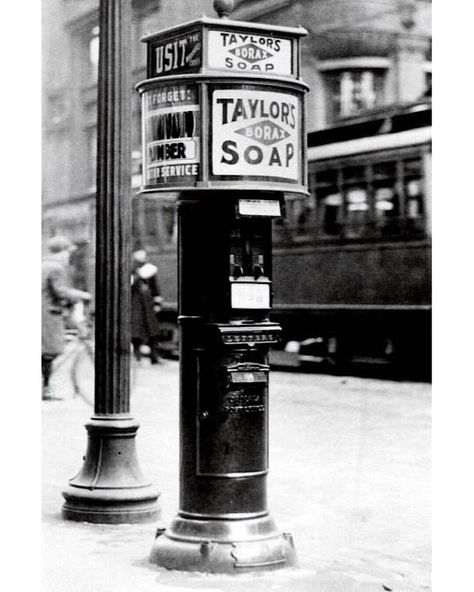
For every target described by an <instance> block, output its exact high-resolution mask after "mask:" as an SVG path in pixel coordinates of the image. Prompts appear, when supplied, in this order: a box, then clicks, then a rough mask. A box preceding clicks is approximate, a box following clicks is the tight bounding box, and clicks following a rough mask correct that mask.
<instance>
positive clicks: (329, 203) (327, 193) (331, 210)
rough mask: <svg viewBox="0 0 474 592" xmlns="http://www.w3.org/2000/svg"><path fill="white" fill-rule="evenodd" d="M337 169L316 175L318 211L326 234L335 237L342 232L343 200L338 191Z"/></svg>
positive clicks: (321, 226) (320, 224)
mask: <svg viewBox="0 0 474 592" xmlns="http://www.w3.org/2000/svg"><path fill="white" fill-rule="evenodd" d="M337 174H338V172H337V169H330V170H327V171H319V172H318V173H317V175H316V199H317V205H316V211H317V218H318V220H319V227H320V228H321V229H322V232H323V233H324V234H327V235H330V236H335V235H338V234H339V233H340V231H341V216H342V206H343V199H342V195H341V194H340V193H339V192H338V191H337V188H338V184H337Z"/></svg>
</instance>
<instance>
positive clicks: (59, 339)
mask: <svg viewBox="0 0 474 592" xmlns="http://www.w3.org/2000/svg"><path fill="white" fill-rule="evenodd" d="M75 249H76V247H75V246H74V245H73V244H72V243H71V242H70V241H69V240H68V239H67V238H66V237H64V236H54V237H53V238H51V239H50V240H49V241H48V254H47V255H46V256H45V257H44V258H43V263H42V286H41V301H42V315H41V320H42V335H41V370H42V374H43V399H45V400H50V399H55V398H56V397H53V396H52V395H50V394H49V393H48V384H49V378H50V376H51V367H52V363H53V360H54V359H55V358H56V357H57V356H58V355H59V354H61V353H62V352H63V350H64V317H63V311H64V307H65V306H66V305H68V304H72V303H75V302H79V301H80V300H84V301H88V300H90V299H91V295H90V294H89V293H88V292H84V291H82V290H76V289H74V288H72V287H70V286H69V281H68V266H69V259H70V256H71V253H72V252H73V251H74V250H75Z"/></svg>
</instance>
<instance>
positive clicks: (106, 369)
mask: <svg viewBox="0 0 474 592" xmlns="http://www.w3.org/2000/svg"><path fill="white" fill-rule="evenodd" d="M99 10H100V13H99V26H100V55H99V83H98V125H97V130H98V149H97V232H96V236H97V246H96V325H95V338H96V339H95V343H96V354H95V404H94V415H93V416H92V417H91V419H90V421H89V422H88V423H87V424H86V429H87V432H88V446H87V452H86V455H85V457H84V463H83V465H82V468H81V470H80V471H79V473H78V474H77V475H76V476H75V477H74V478H72V479H71V480H70V481H69V485H68V487H67V489H66V490H65V491H64V492H63V496H64V498H65V500H66V501H65V504H64V506H63V509H62V514H63V517H64V518H66V519H69V520H77V521H88V522H97V523H127V522H128V523H135V522H145V521H150V520H156V519H157V518H158V517H159V514H160V510H159V506H158V503H157V499H158V496H159V493H158V491H157V490H156V489H155V488H154V487H153V486H152V485H151V484H150V483H149V481H148V480H147V479H146V478H145V477H144V476H143V474H142V472H141V470H140V467H139V465H138V459H137V455H136V449H135V436H136V433H137V429H138V427H139V424H138V423H137V421H136V420H135V419H134V418H133V417H132V416H131V415H130V253H129V251H130V228H131V224H130V221H131V207H130V188H131V177H130V174H131V173H130V137H129V136H130V90H131V76H130V24H131V6H130V0H100V9H99Z"/></svg>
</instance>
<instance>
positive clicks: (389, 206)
mask: <svg viewBox="0 0 474 592" xmlns="http://www.w3.org/2000/svg"><path fill="white" fill-rule="evenodd" d="M372 172H373V177H372V182H373V190H374V206H375V217H376V223H377V227H378V228H379V229H380V230H381V231H382V232H383V233H396V232H397V231H398V230H399V228H398V225H397V219H398V217H399V215H400V212H399V198H398V195H397V192H396V187H397V163H396V162H395V161H389V162H378V163H374V164H373V167H372Z"/></svg>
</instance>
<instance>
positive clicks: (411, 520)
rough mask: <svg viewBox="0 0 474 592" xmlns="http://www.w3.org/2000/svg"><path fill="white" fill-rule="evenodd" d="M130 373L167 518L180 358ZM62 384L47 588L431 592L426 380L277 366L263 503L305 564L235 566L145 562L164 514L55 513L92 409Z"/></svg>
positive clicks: (47, 532) (48, 502)
mask: <svg viewBox="0 0 474 592" xmlns="http://www.w3.org/2000/svg"><path fill="white" fill-rule="evenodd" d="M133 382H134V388H133V392H132V396H131V407H132V415H133V416H134V417H135V418H136V419H137V420H138V421H139V422H140V426H141V427H140V428H139V430H138V435H137V453H138V459H139V462H140V466H141V468H142V471H143V472H144V474H145V475H146V476H147V477H148V478H149V479H150V480H151V481H152V482H153V483H154V484H155V485H157V486H158V488H159V489H160V491H161V497H160V503H161V508H162V522H161V523H160V524H159V525H160V526H161V525H163V524H164V525H166V524H167V523H168V522H169V521H170V520H171V519H172V518H173V517H174V515H175V514H176V512H177V509H178V470H179V467H178V363H177V362H175V361H171V360H169V361H168V360H167V361H166V362H164V363H163V364H160V365H159V366H153V367H152V366H151V365H149V364H148V363H147V361H144V362H142V365H141V366H140V367H138V368H136V369H135V373H134V379H133ZM61 392H62V394H63V396H64V397H65V398H64V400H62V401H44V402H43V403H42V437H43V445H42V457H43V461H42V479H43V486H42V487H43V497H42V505H43V526H42V572H43V590H44V592H65V591H67V592H88V591H89V590H90V591H94V592H151V591H153V592H156V591H157V590H159V591H160V592H181V591H185V590H199V591H201V592H207V591H220V590H224V591H230V592H240V591H244V590H245V591H246V592H253V591H256V592H263V591H265V592H269V591H278V592H280V591H281V592H286V591H288V590H291V591H301V592H310V591H311V592H312V591H321V592H383V591H384V590H385V591H393V592H412V591H413V592H414V591H427V590H431V501H430V498H431V475H430V465H431V459H430V456H431V450H430V444H431V385H429V384H425V383H407V382H390V381H381V380H374V379H362V378H354V377H341V376H337V377H336V376H326V375H319V374H303V373H284V372H277V371H272V373H271V378H270V474H269V477H268V505H269V509H270V513H271V514H272V516H273V518H274V519H275V522H276V524H277V526H278V528H279V529H280V530H281V531H284V532H290V533H291V534H292V535H293V538H294V542H295V548H296V552H297V557H298V566H297V567H295V568H287V569H282V570H277V571H272V572H266V573H265V572H264V573H258V574H257V573H256V574H253V573H250V574H240V575H236V576H231V575H212V574H198V573H186V572H179V571H167V570H164V569H162V568H158V567H157V566H155V565H152V564H150V563H149V562H148V554H149V552H150V549H151V545H152V542H153V538H154V533H155V530H156V527H157V525H158V524H157V523H150V524H141V525H94V524H88V523H76V522H68V521H65V520H63V519H62V518H61V514H60V511H61V506H62V503H63V499H62V496H61V491H62V490H63V489H64V487H65V486H66V484H67V481H68V479H69V478H71V477H72V476H74V475H75V474H76V473H77V472H78V470H79V469H80V467H81V465H82V457H83V455H84V453H85V447H86V443H87V436H86V431H85V429H84V427H83V425H84V423H85V422H86V421H87V420H88V418H89V417H90V415H91V411H92V410H91V408H90V406H88V405H87V403H86V402H85V401H83V400H82V399H80V398H74V397H73V396H72V390H71V389H70V388H69V389H68V388H67V385H66V384H65V382H64V384H63V388H62V390H61Z"/></svg>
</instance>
